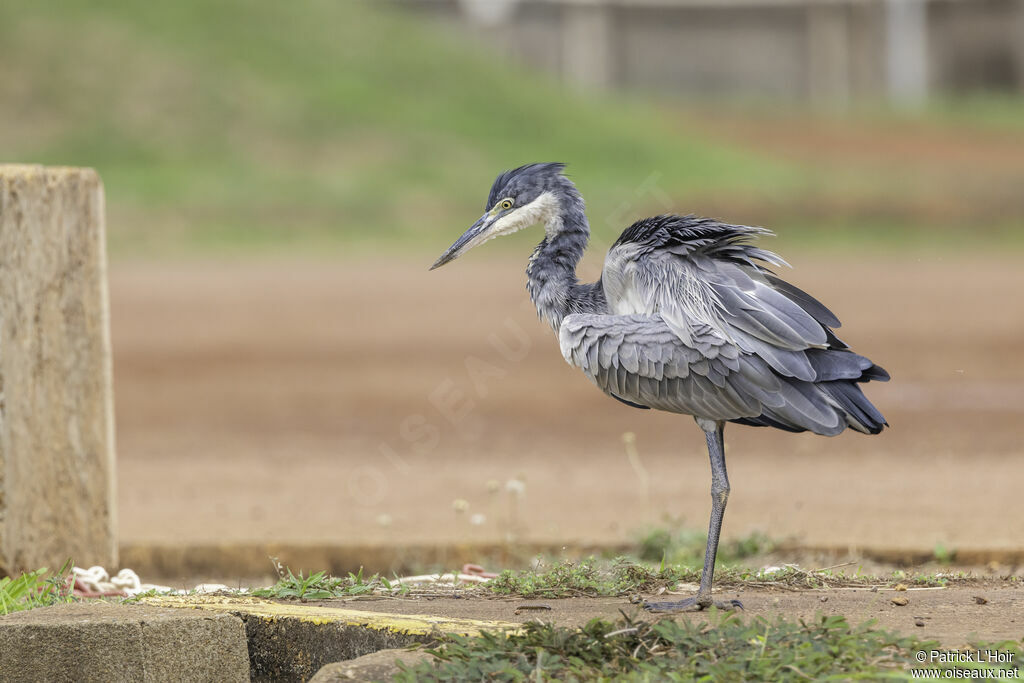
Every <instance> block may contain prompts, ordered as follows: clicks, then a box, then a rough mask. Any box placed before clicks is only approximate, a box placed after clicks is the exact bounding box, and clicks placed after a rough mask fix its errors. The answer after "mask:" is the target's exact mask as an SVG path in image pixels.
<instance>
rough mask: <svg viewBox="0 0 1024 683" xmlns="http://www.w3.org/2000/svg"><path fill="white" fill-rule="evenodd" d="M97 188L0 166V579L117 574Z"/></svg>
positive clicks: (84, 177) (74, 178) (77, 173)
mask: <svg viewBox="0 0 1024 683" xmlns="http://www.w3.org/2000/svg"><path fill="white" fill-rule="evenodd" d="M105 242H106V238H105V232H104V203H103V185H102V183H101V182H100V178H99V176H98V175H97V174H96V172H95V171H93V170H92V169H83V168H46V167H42V166H20V165H0V396H2V399H0V573H7V574H16V573H20V572H22V571H27V570H30V569H36V568H38V567H42V566H47V567H50V568H56V567H60V566H61V565H62V564H63V562H64V561H65V560H66V559H68V558H69V557H70V558H72V559H74V561H75V562H76V563H77V564H78V565H81V566H89V565H92V564H100V565H103V566H106V567H116V566H117V564H118V562H117V544H116V536H115V529H116V522H117V514H116V509H115V500H116V499H115V488H114V476H115V472H114V410H113V392H112V383H111V359H110V324H109V318H110V316H109V307H108V295H107V261H106V244H105Z"/></svg>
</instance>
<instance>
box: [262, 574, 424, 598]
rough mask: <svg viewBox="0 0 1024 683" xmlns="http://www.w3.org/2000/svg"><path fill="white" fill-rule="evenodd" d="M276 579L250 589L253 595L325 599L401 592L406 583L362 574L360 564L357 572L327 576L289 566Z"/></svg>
mask: <svg viewBox="0 0 1024 683" xmlns="http://www.w3.org/2000/svg"><path fill="white" fill-rule="evenodd" d="M279 573H280V578H279V579H278V581H277V583H275V584H274V585H273V586H269V587H267V588H259V589H256V590H254V591H252V595H255V596H256V597H260V598H278V599H295V600H303V601H305V600H326V599H328V598H343V597H350V596H353V595H367V594H373V593H378V594H381V593H384V594H387V595H403V594H405V593H406V592H408V589H407V587H405V586H400V585H398V584H392V583H391V581H389V580H388V579H387V577H385V576H382V575H380V574H374V575H372V576H368V577H364V576H363V570H362V568H360V569H359V571H358V572H356V573H352V572H349V574H348V576H343V577H336V576H329V575H328V574H327V572H325V571H319V572H316V573H312V572H311V573H310V574H309V575H307V576H303V573H302V572H301V571H300V572H299V573H298V574H297V575H296V574H293V573H292V570H291V569H290V568H288V569H282V570H279Z"/></svg>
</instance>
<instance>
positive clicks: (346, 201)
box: [0, 0, 1021, 256]
mask: <svg viewBox="0 0 1024 683" xmlns="http://www.w3.org/2000/svg"><path fill="white" fill-rule="evenodd" d="M464 38H465V37H464V36H461V37H455V36H452V35H451V34H449V33H448V32H447V31H446V30H445V29H443V28H441V27H439V26H437V25H434V24H433V23H431V22H430V21H428V20H424V19H423V18H422V17H421V16H419V15H415V14H410V13H400V12H398V11H396V10H389V9H386V8H381V7H380V6H379V5H374V6H370V5H368V4H361V3H358V2H352V1H348V0H346V1H340V2H339V1H336V0H309V1H308V2H304V3H299V4H295V3H281V2H272V1H271V0H255V1H253V0H225V1H223V2H218V3H214V4H210V3H207V2H203V1H202V0H179V1H178V2H173V3H140V2H136V1H134V0H99V1H98V2H91V3H80V2H76V1H75V0H39V1H38V2H33V3H22V4H19V5H14V4H4V5H0V80H2V81H3V83H4V87H3V88H2V89H0V158H2V160H3V161H20V162H41V163H47V164H71V165H88V166H94V167H96V168H98V169H99V171H100V173H101V174H102V176H103V178H104V181H105V184H106V190H107V195H108V213H109V221H108V222H109V233H110V240H111V245H112V248H113V251H114V254H115V256H118V255H143V256H160V255H165V254H172V255H173V254H195V253H214V254H225V253H229V252H235V251H240V252H242V253H251V252H261V251H272V252H274V253H280V252H297V253H305V254H311V253H319V252H322V251H325V250H326V251H327V252H328V253H333V252H336V251H339V250H347V251H352V250H356V251H359V252H360V253H373V252H374V250H377V249H382V248H383V249H387V251H388V252H389V253H393V252H394V251H395V250H396V249H408V250H414V251H416V252H421V251H423V250H426V251H428V252H430V253H431V254H433V253H434V252H439V251H440V250H441V249H442V248H443V247H444V246H446V245H447V244H449V243H450V242H451V241H452V240H453V239H454V237H456V236H457V235H458V234H459V233H460V232H461V230H462V229H463V228H464V227H466V226H468V225H469V224H470V223H471V222H472V221H473V220H474V219H475V218H476V217H477V215H478V214H479V212H480V210H481V208H482V203H483V200H484V197H485V196H486V192H487V189H488V186H489V184H490V181H491V180H492V179H493V177H494V176H495V175H496V173H497V172H498V171H499V170H502V169H505V168H509V167H511V166H514V165H517V164H520V163H525V162H529V161H544V160H558V161H566V162H569V163H570V172H571V173H572V175H573V177H574V178H575V179H576V180H577V182H578V183H579V185H580V188H581V190H582V191H583V193H584V195H585V196H586V198H587V199H588V201H589V209H590V217H591V222H592V224H593V226H594V230H595V233H596V235H597V237H598V240H599V241H601V242H605V243H607V242H610V241H611V240H612V239H613V238H614V237H615V236H616V235H617V234H618V232H619V231H620V230H621V229H622V228H623V227H624V226H625V225H627V224H628V223H629V222H630V221H631V220H633V219H635V218H637V217H639V216H641V215H647V214H650V213H654V212H663V211H665V210H667V209H670V208H671V209H675V210H689V209H692V210H695V211H698V212H700V211H704V212H713V213H716V214H722V215H723V217H724V218H734V219H736V220H750V221H752V222H764V221H769V222H770V223H771V227H775V228H778V229H779V230H780V231H781V232H782V233H783V234H784V235H785V236H787V238H788V239H790V240H793V241H796V242H800V243H805V242H806V243H810V244H816V245H829V244H837V243H838V244H840V246H846V245H847V244H851V243H853V244H858V243H861V242H863V241H869V242H875V241H881V242H884V243H885V244H891V245H895V246H898V247H904V246H910V245H914V244H919V243H922V242H928V241H935V240H938V241H940V242H941V241H943V240H945V239H950V240H956V239H957V235H960V234H964V230H965V229H966V228H971V229H974V228H978V226H974V225H970V226H968V225H961V224H956V225H952V226H951V227H950V226H946V228H948V229H945V230H940V231H938V232H932V231H929V230H927V229H926V228H928V227H931V225H932V223H933V222H934V220H933V218H928V219H921V220H919V221H918V222H917V224H916V225H917V228H916V229H907V226H908V225H910V224H913V223H914V220H915V219H914V218H913V217H912V216H911V217H910V218H907V219H906V220H904V218H905V217H904V216H903V213H901V211H900V210H896V211H895V212H889V213H886V211H881V213H879V211H880V210H879V208H878V202H876V201H874V199H875V198H876V197H877V196H885V197H888V195H890V194H893V192H892V188H897V187H900V181H901V180H902V179H903V177H904V176H905V175H906V173H905V172H903V171H895V172H893V173H891V174H885V173H877V172H870V173H867V172H865V173H860V174H859V175H849V174H838V175H836V174H831V173H822V172H821V168H820V167H816V166H815V165H814V164H808V163H804V162H797V161H794V160H792V159H786V158H782V157H779V156H774V157H772V156H767V155H765V154H763V153H761V152H760V151H758V150H755V149H743V148H739V147H737V146H736V145H734V144H730V143H727V142H724V141H723V140H721V139H712V138H709V137H708V136H707V135H706V134H705V133H704V132H703V131H702V130H701V128H700V126H699V124H695V123H692V122H691V123H686V122H681V120H680V118H679V117H678V116H676V115H675V113H674V112H673V110H672V108H671V107H666V106H665V105H664V103H663V102H656V101H655V100H653V99H648V98H645V97H643V96H639V95H636V94H629V95H627V94H609V95H603V96H589V97H588V96H583V95H580V94H577V93H574V92H571V91H568V90H566V89H565V88H563V87H561V86H560V85H558V84H557V83H556V82H555V81H554V80H553V79H551V78H550V77H547V76H544V75H540V74H537V73H533V72H529V71H527V70H525V69H521V68H517V67H514V66H510V65H509V64H507V63H505V62H503V61H501V60H499V59H498V58H497V57H495V56H493V54H492V53H491V52H490V51H488V50H485V49H482V48H480V47H473V46H472V45H470V44H469V43H468V42H467V41H466V40H465V39H464ZM1020 103H1021V101H1020V100H1019V99H1017V100H1011V99H1006V100H1000V101H998V102H992V103H990V104H988V105H984V104H979V105H977V107H976V109H977V110H978V111H971V110H968V109H967V108H966V106H964V107H960V108H959V109H956V110H952V109H951V110H950V111H951V112H952V113H949V114H948V115H945V114H944V118H943V119H942V120H943V121H948V122H949V125H950V126H960V125H969V123H968V124H963V121H965V120H966V121H968V122H969V121H973V120H974V118H978V119H980V120H983V121H989V120H991V121H993V122H994V123H992V124H991V125H993V126H998V125H1003V124H1001V123H999V122H1006V121H1011V120H1013V116H1014V112H1019V111H1020V109H1021V104H1020ZM942 111H946V109H943V110H942ZM986 125H987V124H986ZM952 134H954V135H955V132H954V133H952ZM856 188H860V189H856ZM855 190H856V191H857V192H860V193H861V195H862V196H860V198H859V199H858V200H857V201H858V202H860V205H862V206H863V210H861V209H854V210H851V211H846V210H845V209H844V210H838V211H833V210H831V209H829V208H827V207H830V206H832V205H833V204H832V203H830V202H825V204H824V206H825V207H826V210H824V211H823V212H822V213H821V215H808V213H807V210H806V201H808V197H810V198H811V199H810V201H812V202H814V201H817V200H818V198H820V197H832V196H834V197H839V198H842V197H845V196H846V195H847V194H848V193H849V192H852V191H855ZM897 194H898V193H897ZM663 200H667V203H666V201H663ZM898 200H899V198H898V196H897V198H896V199H894V200H893V201H898ZM734 202H737V203H738V206H740V207H754V208H752V209H749V210H741V209H736V208H735V207H736V206H737V204H736V203H734ZM839 205H840V206H842V203H841V202H840V204H839ZM979 205H980V204H979ZM719 209H721V211H719ZM726 209H728V210H726ZM1011 209H1012V207H1011ZM890 213H891V214H892V215H895V216H897V217H900V220H898V221H895V222H894V221H893V220H890V218H887V216H888V215H890ZM958 220H959V219H958ZM961 222H962V221H961ZM787 226H791V227H789V228H787ZM865 226H867V227H865ZM871 226H876V227H871ZM993 226H994V227H993ZM1020 226H1021V220H1020V216H1019V215H1018V214H1012V213H1011V214H1010V215H1008V217H1007V218H1006V220H1005V221H1003V222H1002V224H1000V225H995V222H993V221H988V220H986V222H985V224H984V230H985V234H986V235H994V237H993V239H995V240H996V241H999V240H1003V239H1004V238H1005V239H1013V238H1012V237H1007V236H1012V235H1015V234H1019V232H1020V231H1019V227H1020ZM911 228H913V226H911ZM993 231H994V232H993ZM966 234H969V235H971V234H976V233H972V232H969V231H968V232H967V233H966ZM901 236H902V237H901ZM534 238H535V235H530V236H517V237H514V238H509V240H504V241H503V243H504V244H506V245H512V246H513V247H514V248H516V249H524V250H525V249H526V247H525V243H526V242H529V241H531V240H533V239H534ZM1017 241H1018V242H1019V240H1017Z"/></svg>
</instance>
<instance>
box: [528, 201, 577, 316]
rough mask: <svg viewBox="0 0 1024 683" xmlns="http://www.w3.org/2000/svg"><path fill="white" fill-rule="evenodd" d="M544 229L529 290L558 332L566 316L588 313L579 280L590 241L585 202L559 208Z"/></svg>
mask: <svg viewBox="0 0 1024 683" xmlns="http://www.w3.org/2000/svg"><path fill="white" fill-rule="evenodd" d="M544 228H545V232H546V233H547V234H546V236H545V237H544V240H543V241H542V242H541V243H540V244H538V245H537V248H536V249H535V250H534V252H533V256H531V257H530V264H529V265H528V266H527V267H526V278H527V284H526V289H527V291H529V293H530V298H531V299H532V300H533V304H534V305H535V306H536V307H537V313H538V315H540V317H541V318H543V319H544V320H546V321H547V323H548V324H549V325H551V327H552V329H554V330H555V331H556V332H557V331H558V328H559V326H560V325H561V324H562V319H563V318H565V316H567V315H569V314H570V313H579V312H584V311H587V310H588V306H587V305H586V303H587V294H586V293H584V292H582V291H581V290H582V289H584V287H581V286H580V285H579V280H578V279H577V277H576V264H578V263H579V262H580V259H581V258H582V257H583V251H584V250H585V249H586V248H587V241H588V240H589V239H590V225H589V224H588V222H587V216H586V213H584V210H583V200H582V199H580V198H579V197H578V196H576V197H572V198H571V199H570V200H569V201H568V202H567V203H566V204H563V205H561V206H559V210H558V211H557V212H555V213H554V214H553V215H552V216H550V217H548V220H547V221H546V223H545V226H544Z"/></svg>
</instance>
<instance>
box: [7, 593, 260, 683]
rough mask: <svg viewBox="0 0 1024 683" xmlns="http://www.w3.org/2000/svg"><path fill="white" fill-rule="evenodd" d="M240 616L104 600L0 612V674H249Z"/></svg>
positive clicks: (106, 678)
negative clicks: (199, 612) (132, 604)
mask: <svg viewBox="0 0 1024 683" xmlns="http://www.w3.org/2000/svg"><path fill="white" fill-rule="evenodd" d="M248 680H249V657H248V653H247V648H246V641H245V629H244V627H243V625H242V621H241V620H240V619H239V618H238V617H234V616H232V615H230V614H223V613H203V614H194V613H189V612H182V611H180V610H169V609H159V608H155V607H145V606H123V605H117V604H112V603H106V602H81V603H72V604H68V605H55V606H53V607H43V608H39V609H34V610H29V611H27V612H18V613H16V614H11V615H8V616H4V617H0V682H2V683H20V682H22V681H25V682H26V683H27V682H29V681H74V682H75V683H79V682H82V683H87V682H91V681H96V682H97V683H115V682H119V681H126V682H135V681H153V682H154V683H156V682H158V681H210V682H214V681H216V682H220V681H224V682H229V681H248Z"/></svg>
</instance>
